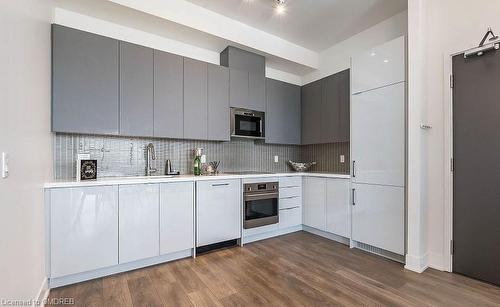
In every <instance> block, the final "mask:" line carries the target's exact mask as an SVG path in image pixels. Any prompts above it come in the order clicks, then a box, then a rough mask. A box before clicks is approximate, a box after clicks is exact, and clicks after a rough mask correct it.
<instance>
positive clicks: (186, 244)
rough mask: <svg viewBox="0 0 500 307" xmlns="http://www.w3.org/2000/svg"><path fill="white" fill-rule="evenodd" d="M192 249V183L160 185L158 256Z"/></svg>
mask: <svg viewBox="0 0 500 307" xmlns="http://www.w3.org/2000/svg"><path fill="white" fill-rule="evenodd" d="M193 247H194V183H193V182H175V183H163V184H161V185H160V254H168V253H174V252H179V251H183V250H186V249H190V248H193Z"/></svg>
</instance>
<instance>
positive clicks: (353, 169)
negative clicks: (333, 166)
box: [352, 160, 356, 178]
mask: <svg viewBox="0 0 500 307" xmlns="http://www.w3.org/2000/svg"><path fill="white" fill-rule="evenodd" d="M352 177H353V178H354V177H356V161H354V160H352Z"/></svg>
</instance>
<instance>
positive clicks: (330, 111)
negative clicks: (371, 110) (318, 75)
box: [321, 70, 350, 143]
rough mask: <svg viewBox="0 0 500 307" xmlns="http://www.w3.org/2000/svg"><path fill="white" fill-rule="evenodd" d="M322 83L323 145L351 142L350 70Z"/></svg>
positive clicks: (330, 77)
mask: <svg viewBox="0 0 500 307" xmlns="http://www.w3.org/2000/svg"><path fill="white" fill-rule="evenodd" d="M322 82H323V83H322V108H321V109H322V112H321V116H322V117H321V143H333V142H344V141H349V97H350V96H349V70H344V71H342V72H339V73H336V74H334V75H331V76H329V77H326V78H324V79H322Z"/></svg>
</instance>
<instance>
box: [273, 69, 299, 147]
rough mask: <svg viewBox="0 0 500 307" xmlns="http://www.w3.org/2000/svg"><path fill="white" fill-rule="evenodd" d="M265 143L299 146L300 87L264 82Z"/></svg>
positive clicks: (276, 81) (283, 83)
mask: <svg viewBox="0 0 500 307" xmlns="http://www.w3.org/2000/svg"><path fill="white" fill-rule="evenodd" d="M266 96H267V98H266V99H267V107H266V108H267V109H266V143H271V144H290V145H300V135H301V116H300V113H301V112H300V106H301V104H300V86H297V85H293V84H289V83H286V82H282V81H278V80H273V79H267V80H266Z"/></svg>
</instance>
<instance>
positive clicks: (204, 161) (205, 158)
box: [200, 155, 207, 163]
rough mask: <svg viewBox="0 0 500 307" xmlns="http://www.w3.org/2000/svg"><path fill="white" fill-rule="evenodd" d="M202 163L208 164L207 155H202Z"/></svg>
mask: <svg viewBox="0 0 500 307" xmlns="http://www.w3.org/2000/svg"><path fill="white" fill-rule="evenodd" d="M200 162H201V163H207V156H206V155H201V158H200Z"/></svg>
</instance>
